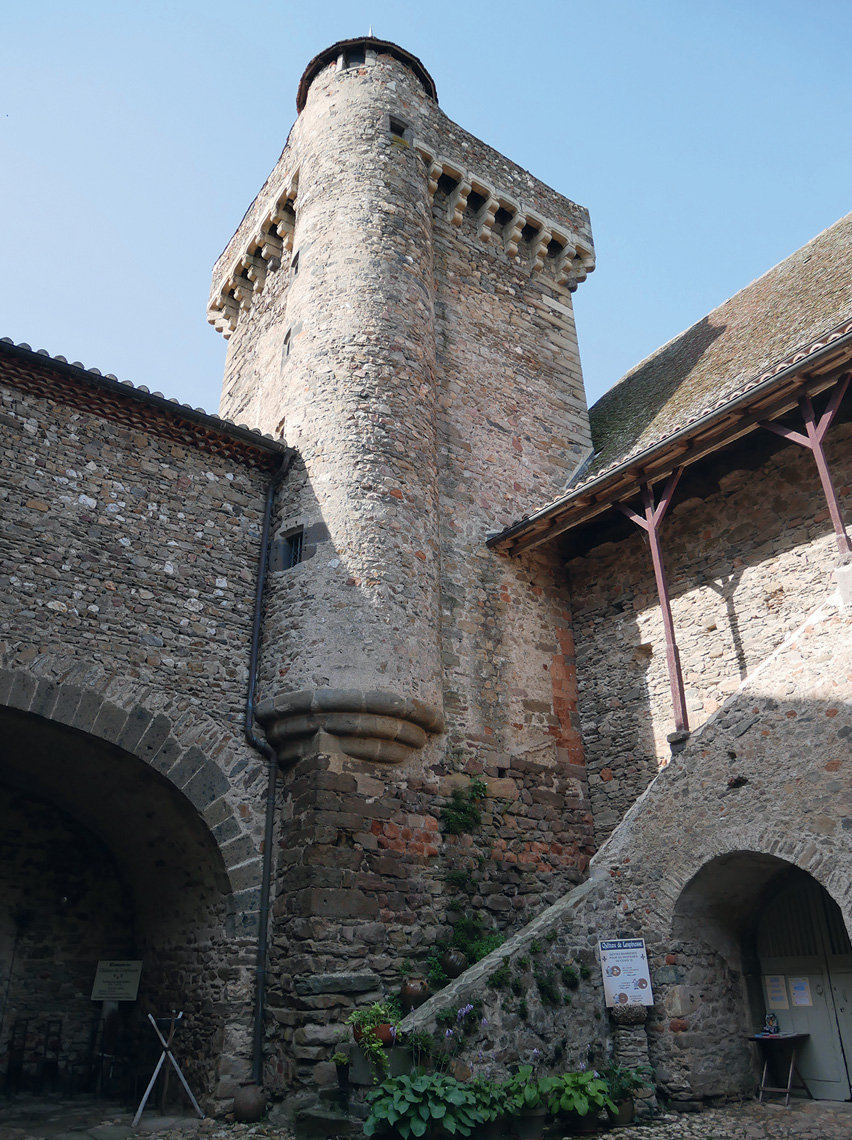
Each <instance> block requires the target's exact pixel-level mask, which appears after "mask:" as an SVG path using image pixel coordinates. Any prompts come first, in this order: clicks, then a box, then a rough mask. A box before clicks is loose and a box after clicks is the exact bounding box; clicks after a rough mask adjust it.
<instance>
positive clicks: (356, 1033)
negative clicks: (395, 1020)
mask: <svg viewBox="0 0 852 1140" xmlns="http://www.w3.org/2000/svg"><path fill="white" fill-rule="evenodd" d="M369 1032H370V1033H372V1034H373V1036H374V1037H377V1038H378V1039H379V1041H381V1043H382V1045H393V1043H394V1040H395V1035H394V1031H393V1026H392V1025H391V1024H390V1022H388V1023H387V1024H382V1025H374V1026H373V1028H372V1029H371V1030H370V1031H369ZM352 1036H353V1038H354V1039H355V1041H360V1040H361V1038H362V1037H363V1036H364V1030H363V1029H362V1028H361V1026H360V1025H353V1026H352Z"/></svg>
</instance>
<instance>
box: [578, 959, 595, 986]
mask: <svg viewBox="0 0 852 1140" xmlns="http://www.w3.org/2000/svg"><path fill="white" fill-rule="evenodd" d="M591 976H592V971H591V970H590V969H589V967H588V966H587V965H586V963H585V962H583V963H581V965H580V977H581V978H582V979H583V981H584V982H587V981H588V980H589V978H590V977H591Z"/></svg>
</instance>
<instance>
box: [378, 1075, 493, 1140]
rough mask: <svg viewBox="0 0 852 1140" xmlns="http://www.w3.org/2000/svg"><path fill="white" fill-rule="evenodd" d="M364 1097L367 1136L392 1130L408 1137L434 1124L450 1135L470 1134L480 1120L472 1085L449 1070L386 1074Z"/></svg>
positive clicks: (419, 1133) (404, 1137)
mask: <svg viewBox="0 0 852 1140" xmlns="http://www.w3.org/2000/svg"><path fill="white" fill-rule="evenodd" d="M366 1100H367V1103H368V1104H369V1106H370V1115H369V1116H368V1117H367V1119H366V1121H365V1122H364V1133H365V1135H366V1136H372V1135H373V1134H374V1133H376V1132H379V1133H383V1132H388V1131H390V1130H394V1131H396V1132H397V1133H398V1134H399V1135H400V1136H401V1137H402V1140H410V1137H412V1136H415V1137H417V1136H423V1135H425V1134H426V1132H427V1131H429V1132H432V1131H434V1130H435V1129H436V1128H440V1129H441V1130H442V1131H444V1132H448V1133H449V1134H450V1135H451V1136H470V1134H471V1132H473V1129H474V1126H475V1125H477V1124H479V1123H481V1121H482V1114H481V1112H480V1111H479V1109H478V1108H477V1104H476V1096H475V1094H474V1091H473V1088H472V1087H471V1085H470V1084H465V1083H463V1082H462V1081H457V1080H456V1078H455V1077H451V1076H450V1075H449V1074H448V1073H431V1074H430V1073H422V1072H421V1073H415V1074H414V1075H412V1076H400V1077H388V1079H387V1080H384V1081H382V1083H381V1084H380V1085H379V1087H378V1088H375V1089H371V1090H370V1091H369V1092H368V1093H367V1097H366Z"/></svg>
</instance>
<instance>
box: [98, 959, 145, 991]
mask: <svg viewBox="0 0 852 1140" xmlns="http://www.w3.org/2000/svg"><path fill="white" fill-rule="evenodd" d="M141 975H142V963H141V962H128V961H115V960H114V959H112V960H108V961H105V962H98V971H97V973H96V974H95V984H94V985H93V986H92V1001H136V994H137V993H138V991H139V978H140V977H141Z"/></svg>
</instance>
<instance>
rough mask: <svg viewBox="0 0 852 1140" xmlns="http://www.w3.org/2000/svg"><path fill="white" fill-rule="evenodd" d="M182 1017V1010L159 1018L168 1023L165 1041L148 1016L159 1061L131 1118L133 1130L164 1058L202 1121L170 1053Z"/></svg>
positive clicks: (151, 1016)
mask: <svg viewBox="0 0 852 1140" xmlns="http://www.w3.org/2000/svg"><path fill="white" fill-rule="evenodd" d="M182 1017H183V1010H181V1012H180V1013H172V1015H171V1017H170V1018H165V1017H163V1018H160V1020H161V1021H169V1036H168V1040H166V1038H165V1037H164V1036H163V1035H162V1033H161V1032H160V1027H159V1026H158V1025H157V1022H156V1020H155V1019H154V1016H153V1014H150V1013H149V1014H148V1020H149V1021H150V1022H151V1025H152V1026H153V1027H154V1032H155V1033H156V1034H157V1037H158V1038H159V1040H160V1045H161V1047H162V1052H161V1053H160V1059H159V1061H157V1066H156V1068H155V1069H154V1073H153V1076H152V1077H151V1079H150V1081H149V1082H148V1087H147V1088H146V1089H145V1095H144V1096H143V1097H142V1101H141V1103H140V1105H139V1107H138V1108H137V1109H136V1115H135V1116H134V1117H133V1123H132V1125H131V1127H132V1128H135V1127H136V1125H137V1124H138V1123H139V1118H140V1116H141V1115H142V1113H143V1111H144V1109H145V1105H146V1104H147V1103H148V1097H149V1096H150V1095H151V1089H153V1087H154V1084H155V1083H156V1080H157V1077H158V1076H159V1075H160V1069H162V1067H163V1062H164V1061H165V1060H166V1058H168V1060H169V1063H170V1064H171V1066H172V1068H173V1069H174V1071H175V1072H176V1073H177V1075H178V1080H179V1081H180V1083H181V1084H182V1085H183V1089H184V1092H185V1093H186V1095H187V1096H188V1097H189V1099H190V1102H191V1103H192V1107H193V1108H194V1109H195V1111H196V1112H197V1113H198V1115H199V1117H200V1118H201V1119H202V1120H203V1119H204V1113H203V1112H202V1111H201V1107H200V1106H199V1104H198V1101H197V1100H196V1099H195V1097H194V1096H193V1095H192V1091H191V1089H190V1087H189V1085H188V1084H187V1083H186V1077H185V1076H184V1075H183V1073H182V1072H181V1071H180V1065H179V1064H178V1063H177V1061H176V1060H175V1055H174V1053H173V1052H172V1039H173V1037H174V1035H175V1028H176V1026H177V1023H178V1022H179V1021H180V1020H181V1018H182ZM168 1071H169V1070H168V1069H166V1074H168ZM164 1095H165V1093H164Z"/></svg>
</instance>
